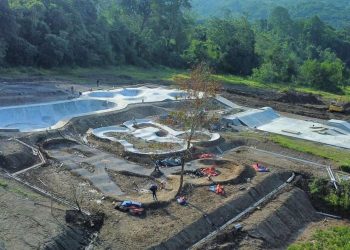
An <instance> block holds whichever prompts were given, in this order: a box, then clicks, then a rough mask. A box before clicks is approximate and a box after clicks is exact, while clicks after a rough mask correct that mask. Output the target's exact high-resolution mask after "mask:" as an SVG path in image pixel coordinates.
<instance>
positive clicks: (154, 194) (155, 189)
mask: <svg viewBox="0 0 350 250" xmlns="http://www.w3.org/2000/svg"><path fill="white" fill-rule="evenodd" d="M149 190H151V192H152V195H153V200H155V201H158V198H157V190H158V186H157V185H156V184H152V185H151V187H150V188H149Z"/></svg>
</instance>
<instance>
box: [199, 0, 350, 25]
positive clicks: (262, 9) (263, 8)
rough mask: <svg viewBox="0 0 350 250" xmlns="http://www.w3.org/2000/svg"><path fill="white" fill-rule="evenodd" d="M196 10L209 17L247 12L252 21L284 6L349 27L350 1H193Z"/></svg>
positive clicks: (299, 14) (296, 13) (298, 15)
mask: <svg viewBox="0 0 350 250" xmlns="http://www.w3.org/2000/svg"><path fill="white" fill-rule="evenodd" d="M192 5H193V8H194V11H195V12H196V13H197V14H198V15H199V16H200V18H207V17H210V16H217V17H220V16H223V15H225V14H228V13H230V14H232V15H234V16H237V17H239V16H242V15H247V16H248V17H249V19H251V20H258V19H266V18H268V16H269V13H270V12H271V10H272V9H274V8H275V7H277V6H282V7H285V8H287V9H289V10H290V12H291V16H292V17H293V18H309V17H312V16H315V15H318V16H319V17H320V18H321V19H322V20H323V21H325V22H327V23H329V24H331V25H333V26H336V27H346V26H349V21H350V16H349V15H348V13H349V11H350V2H349V1H347V0H337V1H331V0H293V1H292V0H206V1H202V0H192Z"/></svg>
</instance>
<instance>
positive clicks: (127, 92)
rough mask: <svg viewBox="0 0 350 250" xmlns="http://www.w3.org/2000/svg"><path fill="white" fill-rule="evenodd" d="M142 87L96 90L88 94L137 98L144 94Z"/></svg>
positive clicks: (99, 96)
mask: <svg viewBox="0 0 350 250" xmlns="http://www.w3.org/2000/svg"><path fill="white" fill-rule="evenodd" d="M142 92H143V91H142V90H141V89H132V88H128V89H122V90H119V91H113V90H112V91H95V92H91V93H89V94H88V96H90V97H96V98H115V97H117V96H122V97H125V98H127V99H128V98H136V97H139V96H140V95H141V94H142Z"/></svg>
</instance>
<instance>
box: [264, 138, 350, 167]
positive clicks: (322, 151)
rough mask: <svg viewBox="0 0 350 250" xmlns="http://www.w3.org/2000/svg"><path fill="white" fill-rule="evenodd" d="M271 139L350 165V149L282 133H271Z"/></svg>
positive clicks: (289, 146) (339, 163)
mask: <svg viewBox="0 0 350 250" xmlns="http://www.w3.org/2000/svg"><path fill="white" fill-rule="evenodd" d="M269 140H271V141H272V142H274V143H277V144H279V145H280V146H282V147H285V148H289V149H292V150H295V151H299V152H304V153H308V154H313V155H316V156H319V157H322V158H325V159H328V160H332V161H334V162H335V163H337V164H338V165H340V166H341V165H343V166H347V165H350V153H349V151H348V150H342V149H337V148H333V147H329V146H325V145H319V144H316V143H313V142H308V141H302V140H296V139H292V138H289V137H286V136H281V135H270V136H269Z"/></svg>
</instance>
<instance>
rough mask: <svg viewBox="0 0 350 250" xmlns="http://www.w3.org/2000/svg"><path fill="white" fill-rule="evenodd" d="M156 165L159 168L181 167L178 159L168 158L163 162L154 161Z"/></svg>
mask: <svg viewBox="0 0 350 250" xmlns="http://www.w3.org/2000/svg"><path fill="white" fill-rule="evenodd" d="M156 165H158V166H161V167H176V166H180V165H181V158H180V157H169V158H166V159H164V160H158V161H156Z"/></svg>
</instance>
